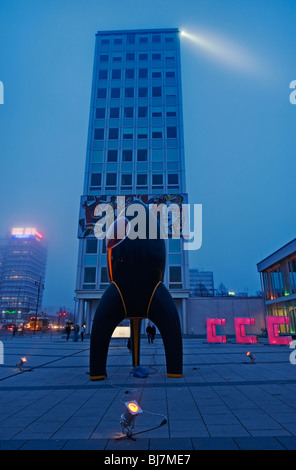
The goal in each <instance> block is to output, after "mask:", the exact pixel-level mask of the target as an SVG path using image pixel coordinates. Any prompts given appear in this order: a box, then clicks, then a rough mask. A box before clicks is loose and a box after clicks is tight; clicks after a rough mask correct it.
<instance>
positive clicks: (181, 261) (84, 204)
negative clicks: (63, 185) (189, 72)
mask: <svg viewBox="0 0 296 470" xmlns="http://www.w3.org/2000/svg"><path fill="white" fill-rule="evenodd" d="M179 36H180V32H179V30H178V29H161V30H160V29H159V30H135V31H105V32H98V33H97V35H96V46H95V57H94V69H93V81H92V92H91V105H90V118H89V130H88V143H87V153H86V166H85V178H84V191H83V196H82V198H81V206H80V211H81V212H80V220H79V231H78V237H79V254H78V270H77V284H76V299H77V300H78V321H79V322H80V323H82V322H85V323H86V325H87V329H88V331H89V330H90V326H91V322H92V318H93V316H94V312H95V309H96V306H97V304H98V301H99V299H100V297H101V296H102V294H103V292H104V290H105V288H106V287H107V285H108V279H107V264H106V247H105V243H104V241H102V240H98V239H97V238H96V237H95V234H94V223H95V221H96V217H95V207H96V205H97V204H98V203H100V202H104V201H106V202H109V203H110V202H111V203H113V201H115V199H116V197H117V196H118V195H120V196H122V197H123V196H125V197H126V198H129V197H134V196H136V197H138V198H141V199H142V200H143V201H146V202H148V201H152V200H154V198H156V199H157V200H164V201H171V202H174V203H177V204H180V203H182V201H183V202H186V201H187V199H186V198H187V195H186V187H185V162H184V139H183V113H182V92H181V61H180V39H179ZM166 248H167V255H166V256H167V265H166V272H165V279H164V281H165V284H166V286H167V287H168V288H169V290H170V292H171V294H172V296H173V298H174V299H175V302H176V305H177V308H178V311H179V314H180V319H181V324H182V329H183V332H184V333H185V332H186V328H187V327H186V302H185V300H186V298H188V296H189V270H188V252H187V251H185V250H184V249H183V240H182V239H175V238H169V239H168V240H167V243H166Z"/></svg>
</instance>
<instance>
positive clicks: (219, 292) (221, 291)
mask: <svg viewBox="0 0 296 470" xmlns="http://www.w3.org/2000/svg"><path fill="white" fill-rule="evenodd" d="M216 295H217V296H221V297H226V296H227V295H228V289H227V287H225V286H224V284H223V283H222V282H220V284H219V286H218V289H217V293H216Z"/></svg>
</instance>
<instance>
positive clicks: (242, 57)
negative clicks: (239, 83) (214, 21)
mask: <svg viewBox="0 0 296 470" xmlns="http://www.w3.org/2000/svg"><path fill="white" fill-rule="evenodd" d="M180 34H181V36H182V37H184V38H185V39H189V40H190V41H192V43H194V44H196V45H197V46H198V47H199V48H200V49H201V50H203V51H204V52H205V53H207V55H210V56H212V57H213V58H215V59H216V60H219V61H220V62H222V63H223V64H225V65H228V66H231V67H233V68H237V69H240V70H241V71H244V72H251V73H252V72H254V71H256V70H257V69H258V64H257V61H256V60H255V58H254V57H252V56H251V55H250V54H249V53H248V52H247V51H246V50H245V49H243V48H241V47H239V46H238V45H237V44H234V43H233V42H229V41H226V40H225V39H222V38H218V37H210V36H208V35H205V34H191V33H187V32H186V31H184V30H181V31H180Z"/></svg>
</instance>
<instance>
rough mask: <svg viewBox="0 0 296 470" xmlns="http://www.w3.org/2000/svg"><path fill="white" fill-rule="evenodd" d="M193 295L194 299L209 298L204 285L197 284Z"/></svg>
mask: <svg viewBox="0 0 296 470" xmlns="http://www.w3.org/2000/svg"><path fill="white" fill-rule="evenodd" d="M193 295H194V297H209V296H210V293H209V291H208V289H207V288H206V286H205V285H204V284H202V283H199V284H197V285H196V287H195V289H194V291H193Z"/></svg>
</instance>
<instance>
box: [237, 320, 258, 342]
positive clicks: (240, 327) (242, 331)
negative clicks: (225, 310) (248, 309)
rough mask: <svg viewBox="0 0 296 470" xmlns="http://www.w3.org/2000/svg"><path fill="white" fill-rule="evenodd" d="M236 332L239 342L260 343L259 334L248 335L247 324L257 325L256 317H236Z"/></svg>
mask: <svg viewBox="0 0 296 470" xmlns="http://www.w3.org/2000/svg"><path fill="white" fill-rule="evenodd" d="M234 323H235V334H236V342H237V343H248V344H249V343H258V339H257V336H250V335H249V336H247V335H246V328H245V327H246V325H255V318H235V319H234Z"/></svg>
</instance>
